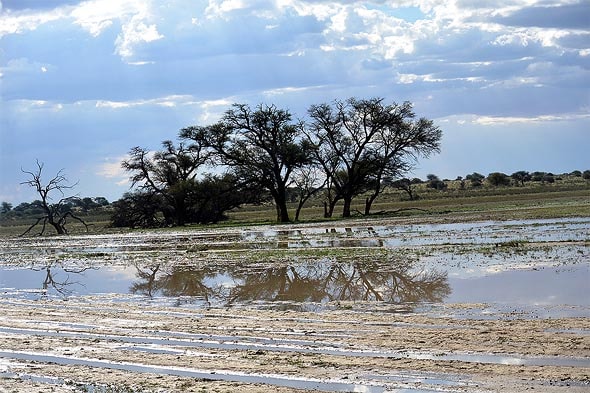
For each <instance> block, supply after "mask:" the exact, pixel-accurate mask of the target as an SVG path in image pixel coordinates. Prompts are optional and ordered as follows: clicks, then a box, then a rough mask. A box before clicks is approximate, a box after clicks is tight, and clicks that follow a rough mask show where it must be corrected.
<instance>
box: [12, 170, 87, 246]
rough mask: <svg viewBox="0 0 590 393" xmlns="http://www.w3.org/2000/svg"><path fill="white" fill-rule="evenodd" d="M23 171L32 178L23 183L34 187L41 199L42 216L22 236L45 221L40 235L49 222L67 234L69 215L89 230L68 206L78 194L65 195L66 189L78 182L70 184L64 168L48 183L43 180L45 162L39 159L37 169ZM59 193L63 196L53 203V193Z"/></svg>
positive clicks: (58, 231)
mask: <svg viewBox="0 0 590 393" xmlns="http://www.w3.org/2000/svg"><path fill="white" fill-rule="evenodd" d="M22 171H23V173H26V174H28V175H29V176H30V180H28V181H25V182H22V183H21V184H26V185H28V186H30V187H33V188H34V189H35V191H36V192H37V194H39V197H41V200H39V201H38V202H37V204H38V207H39V208H40V210H41V212H42V214H43V215H42V216H41V217H38V218H37V221H35V223H33V225H31V226H30V227H29V228H28V229H27V230H26V231H25V232H24V233H23V234H22V235H21V236H24V235H26V234H27V233H29V232H30V231H31V229H33V228H34V227H35V226H36V225H37V224H39V223H40V222H43V227H42V228H41V232H40V233H39V235H43V233H44V232H45V227H46V225H47V224H49V225H51V226H52V227H53V228H54V229H55V231H56V232H57V233H58V234H59V235H64V234H67V233H68V231H67V229H66V222H67V219H68V217H70V218H73V219H75V220H77V221H79V222H81V223H82V224H83V225H84V226H85V227H86V231H88V225H87V224H86V222H84V220H82V219H81V218H79V217H77V216H75V215H74V213H72V211H71V210H70V209H69V208H68V206H67V203H68V202H70V201H72V200H74V199H77V197H76V196H69V197H65V194H64V190H69V189H72V188H74V187H75V186H76V184H73V185H69V184H68V180H67V178H66V177H65V176H64V174H63V169H62V170H60V171H59V172H57V174H56V175H55V176H54V177H53V178H51V179H50V180H49V181H48V182H47V183H44V182H43V181H42V180H41V174H42V172H43V164H42V163H39V161H37V169H36V170H34V171H25V170H22ZM55 193H59V194H61V196H62V198H61V199H59V200H58V201H57V203H51V200H52V199H53V196H52V194H55Z"/></svg>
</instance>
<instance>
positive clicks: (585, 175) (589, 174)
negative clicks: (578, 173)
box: [582, 170, 590, 180]
mask: <svg viewBox="0 0 590 393" xmlns="http://www.w3.org/2000/svg"><path fill="white" fill-rule="evenodd" d="M582 178H584V179H586V180H590V170H585V171H584V172H582Z"/></svg>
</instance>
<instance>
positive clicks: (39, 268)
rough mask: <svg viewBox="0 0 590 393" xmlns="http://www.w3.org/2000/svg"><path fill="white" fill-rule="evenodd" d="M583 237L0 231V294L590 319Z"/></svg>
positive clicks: (528, 225) (455, 230) (526, 231)
mask: <svg viewBox="0 0 590 393" xmlns="http://www.w3.org/2000/svg"><path fill="white" fill-rule="evenodd" d="M588 239H590V219H589V218H569V219H555V220H526V221H506V222H492V221H488V222H476V223H451V224H429V225H375V226H350V227H345V226H343V227H330V226H322V225H319V226H318V225H317V224H314V225H300V226H297V227H294V228H291V227H288V228H287V229H285V227H274V226H270V227H262V228H261V227H253V228H243V229H232V230H186V231H177V232H175V231H170V232H158V231H145V232H134V233H128V234H120V235H90V236H71V237H70V236H68V237H46V238H18V239H8V240H7V239H0V299H1V300H3V301H9V300H10V299H27V300H65V299H70V298H73V297H84V296H87V297H92V296H103V297H105V296H106V297H111V298H112V299H113V301H122V302H135V303H137V302H140V303H142V305H145V304H154V305H155V304H160V305H172V306H186V307H205V308H208V307H222V306H253V307H260V308H275V309H281V310H306V311H321V310H324V309H333V308H338V307H351V304H354V306H355V307H357V306H360V305H361V304H364V303H371V304H382V303H383V304H388V305H392V308H391V312H398V313H402V312H416V311H418V310H420V309H421V307H422V306H423V305H426V306H428V305H433V304H445V303H489V304H498V305H515V306H518V307H522V308H527V309H531V308H534V307H546V308H547V307H548V308H553V311H550V314H549V315H559V311H558V310H557V309H556V308H555V307H563V306H568V307H572V306H575V307H579V308H578V309H571V310H580V311H579V312H578V311H575V312H574V314H573V315H581V316H588V315H589V311H588V308H589V307H590V298H588V297H587V296H583V295H584V294H586V293H587V292H588V290H590V264H589V263H588V260H589V258H590V245H589V244H588V243H587V242H588ZM561 241H565V243H563V244H562V243H560V242H561ZM240 250H243V251H240ZM236 251H237V252H236ZM342 305H344V306H342ZM394 306H395V307H394ZM381 310H382V311H383V310H384V309H383V308H382V309H381ZM576 312H578V314H575V313H576ZM551 313H553V314H551Z"/></svg>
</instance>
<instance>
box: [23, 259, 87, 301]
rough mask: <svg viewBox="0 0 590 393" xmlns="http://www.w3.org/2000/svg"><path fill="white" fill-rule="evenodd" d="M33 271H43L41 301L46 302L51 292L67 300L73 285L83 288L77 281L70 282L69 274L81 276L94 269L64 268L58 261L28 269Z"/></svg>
mask: <svg viewBox="0 0 590 393" xmlns="http://www.w3.org/2000/svg"><path fill="white" fill-rule="evenodd" d="M30 269H31V270H33V271H38V272H41V271H44V272H45V278H44V280H43V283H42V284H41V291H40V293H41V299H42V300H47V299H48V298H49V296H50V292H51V290H54V291H55V292H56V293H57V294H59V295H61V296H62V297H63V298H67V297H68V296H69V295H70V294H72V292H73V291H72V290H71V289H70V287H71V286H73V285H80V286H84V284H82V283H81V282H78V281H71V280H70V274H76V275H78V274H82V273H84V272H85V271H86V270H89V269H96V268H93V267H77V266H69V265H68V266H65V265H64V264H63V263H62V262H60V261H53V262H47V263H44V264H43V265H42V266H31V268H30ZM63 273H65V277H63V278H62V276H63ZM58 277H59V278H58Z"/></svg>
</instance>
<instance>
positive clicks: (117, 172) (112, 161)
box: [95, 155, 130, 186]
mask: <svg viewBox="0 0 590 393" xmlns="http://www.w3.org/2000/svg"><path fill="white" fill-rule="evenodd" d="M129 158H130V156H129V155H124V156H121V157H110V158H105V159H104V161H103V162H102V163H101V164H100V165H98V168H97V169H96V173H95V174H96V175H98V176H100V177H104V178H107V179H114V180H116V182H115V184H116V185H118V186H124V185H128V184H130V182H129V173H127V172H126V171H125V169H123V167H122V166H121V163H122V162H123V161H125V160H128V159H129Z"/></svg>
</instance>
